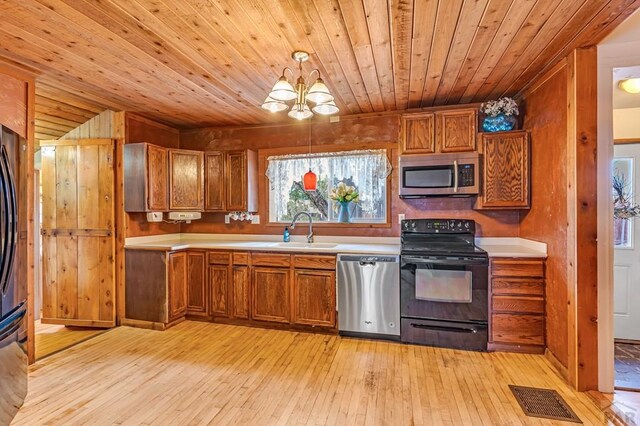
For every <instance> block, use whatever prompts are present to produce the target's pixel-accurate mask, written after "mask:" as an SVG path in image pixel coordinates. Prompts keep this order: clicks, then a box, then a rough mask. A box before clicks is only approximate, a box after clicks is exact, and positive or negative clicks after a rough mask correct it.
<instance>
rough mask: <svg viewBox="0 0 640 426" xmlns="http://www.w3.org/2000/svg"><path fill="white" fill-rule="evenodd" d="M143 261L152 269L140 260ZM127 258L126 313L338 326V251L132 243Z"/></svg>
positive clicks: (153, 318)
mask: <svg viewBox="0 0 640 426" xmlns="http://www.w3.org/2000/svg"><path fill="white" fill-rule="evenodd" d="M143 263H144V264H148V265H149V267H150V268H153V271H148V270H147V269H146V268H145V269H144V270H142V269H141V268H139V267H136V265H139V264H143ZM126 264H127V314H129V312H130V311H131V312H133V311H136V310H137V311H143V313H144V315H141V316H140V315H138V316H137V317H136V316H135V314H132V315H134V317H132V318H135V319H138V320H144V321H150V322H154V323H155V322H160V323H170V322H172V321H175V320H176V319H179V318H182V317H184V316H185V315H187V316H188V317H189V318H190V319H203V320H211V321H220V322H226V323H238V324H244V325H263V326H267V324H272V325H273V326H276V327H278V328H283V327H284V328H295V329H312V328H318V329H323V330H329V331H333V332H336V331H337V330H336V272H335V265H336V257H335V256H334V255H320V254H318V255H314V254H304V255H291V254H286V253H261V252H256V253H250V252H231V251H203V250H189V251H182V252H162V251H154V250H127V258H126ZM156 272H157V273H156ZM156 275H157V279H155V277H156ZM149 279H155V281H153V285H151V284H152V283H149ZM156 281H157V282H156ZM130 284H131V286H130ZM163 297H164V299H163V300H164V302H163V303H164V305H160V306H159V305H158V303H160V301H161V299H162V298H163ZM147 311H148V312H147ZM132 325H135V324H132Z"/></svg>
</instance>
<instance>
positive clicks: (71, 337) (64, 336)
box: [35, 320, 105, 359]
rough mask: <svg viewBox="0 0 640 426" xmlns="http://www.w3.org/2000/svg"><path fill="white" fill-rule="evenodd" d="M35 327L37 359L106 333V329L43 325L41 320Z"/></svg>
mask: <svg viewBox="0 0 640 426" xmlns="http://www.w3.org/2000/svg"><path fill="white" fill-rule="evenodd" d="M35 325H36V326H35V336H36V343H35V346H36V359H42V358H44V357H47V356H49V355H51V354H54V353H56V352H59V351H61V350H64V349H66V348H69V347H71V346H73V345H76V344H78V343H80V342H83V341H85V340H87V339H91V338H92V337H95V336H97V335H99V334H102V333H104V332H105V330H104V329H91V328H77V327H76V328H67V327H65V326H64V325H55V324H42V323H41V322H40V321H39V320H38V321H36V323H35Z"/></svg>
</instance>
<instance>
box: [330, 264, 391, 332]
mask: <svg viewBox="0 0 640 426" xmlns="http://www.w3.org/2000/svg"><path fill="white" fill-rule="evenodd" d="M337 281H338V283H337V284H338V329H339V330H340V334H343V335H353V336H366V337H380V338H386V339H389V338H391V339H395V338H399V337H400V263H399V256H370V255H351V254H349V255H346V254H341V255H339V256H338V280H337Z"/></svg>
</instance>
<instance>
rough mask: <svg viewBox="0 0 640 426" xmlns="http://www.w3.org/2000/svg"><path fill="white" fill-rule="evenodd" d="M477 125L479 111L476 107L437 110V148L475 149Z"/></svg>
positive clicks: (446, 149) (445, 149) (443, 149)
mask: <svg viewBox="0 0 640 426" xmlns="http://www.w3.org/2000/svg"><path fill="white" fill-rule="evenodd" d="M477 125H478V111H477V110H476V109H475V108H465V109H455V110H451V111H438V112H436V150H437V151H438V152H465V151H475V150H476V132H477Z"/></svg>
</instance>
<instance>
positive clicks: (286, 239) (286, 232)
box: [282, 226, 291, 243]
mask: <svg viewBox="0 0 640 426" xmlns="http://www.w3.org/2000/svg"><path fill="white" fill-rule="evenodd" d="M282 239H283V240H284V242H285V243H288V242H289V241H290V240H291V235H290V234H289V227H288V226H285V227H284V235H283V238H282Z"/></svg>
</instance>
